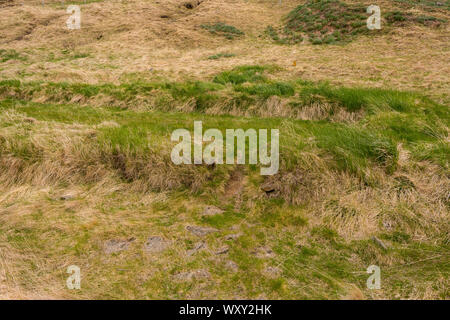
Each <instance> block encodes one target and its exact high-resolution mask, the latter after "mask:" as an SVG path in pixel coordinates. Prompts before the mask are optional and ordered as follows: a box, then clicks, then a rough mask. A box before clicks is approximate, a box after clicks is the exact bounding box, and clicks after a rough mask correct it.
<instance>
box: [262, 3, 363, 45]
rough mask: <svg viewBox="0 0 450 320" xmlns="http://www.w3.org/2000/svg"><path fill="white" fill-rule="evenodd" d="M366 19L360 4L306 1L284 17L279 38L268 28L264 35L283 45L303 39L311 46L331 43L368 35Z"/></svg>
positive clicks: (274, 31)
mask: <svg viewBox="0 0 450 320" xmlns="http://www.w3.org/2000/svg"><path fill="white" fill-rule="evenodd" d="M366 19H367V15H366V14H365V8H364V7H363V6H360V5H349V4H346V3H344V2H341V1H339V0H320V1H317V0H308V1H307V2H306V3H305V4H302V5H300V6H298V7H297V8H295V9H294V10H292V11H291V12H290V13H289V14H288V15H287V17H286V20H285V26H284V28H282V29H281V30H280V31H279V33H280V34H281V35H278V33H277V31H276V30H275V29H274V28H273V27H268V28H267V29H266V33H267V34H268V35H269V36H270V37H271V38H272V39H273V40H275V41H278V42H280V41H281V42H283V43H291V44H295V43H298V42H301V41H303V38H304V37H305V36H306V37H307V38H308V39H309V40H310V41H311V42H312V43H313V44H330V43H335V42H339V41H344V40H349V39H350V38H351V37H353V36H356V35H359V34H365V33H367V32H368V29H367V27H366Z"/></svg>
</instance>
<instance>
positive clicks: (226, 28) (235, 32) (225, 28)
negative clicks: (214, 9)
mask: <svg viewBox="0 0 450 320" xmlns="http://www.w3.org/2000/svg"><path fill="white" fill-rule="evenodd" d="M200 27H201V28H202V29H205V30H207V31H209V32H210V33H212V34H215V35H220V36H223V37H225V38H227V39H229V40H233V39H234V38H235V37H240V36H243V35H244V32H242V31H241V30H239V29H238V28H236V27H234V26H230V25H228V24H225V23H223V22H217V23H213V24H202V25H201V26H200Z"/></svg>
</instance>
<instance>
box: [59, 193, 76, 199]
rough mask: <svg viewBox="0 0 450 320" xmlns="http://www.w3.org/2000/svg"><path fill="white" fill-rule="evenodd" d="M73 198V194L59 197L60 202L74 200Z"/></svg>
mask: <svg viewBox="0 0 450 320" xmlns="http://www.w3.org/2000/svg"><path fill="white" fill-rule="evenodd" d="M73 198H75V196H74V195H71V194H65V195H63V196H61V197H59V200H64V201H65V200H72V199H73Z"/></svg>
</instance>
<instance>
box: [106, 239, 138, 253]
mask: <svg viewBox="0 0 450 320" xmlns="http://www.w3.org/2000/svg"><path fill="white" fill-rule="evenodd" d="M134 240H135V238H130V239H128V240H119V239H111V240H107V241H106V242H105V245H104V250H105V253H107V254H111V253H116V252H120V251H123V250H127V249H128V247H129V246H130V243H131V242H133V241H134Z"/></svg>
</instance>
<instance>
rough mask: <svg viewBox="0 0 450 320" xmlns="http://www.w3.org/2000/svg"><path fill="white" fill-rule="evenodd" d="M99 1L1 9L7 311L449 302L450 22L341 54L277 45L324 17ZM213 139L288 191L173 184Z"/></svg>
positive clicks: (416, 13)
mask: <svg viewBox="0 0 450 320" xmlns="http://www.w3.org/2000/svg"><path fill="white" fill-rule="evenodd" d="M49 2H51V1H49ZM88 2H89V3H88V4H86V5H84V4H82V12H83V27H82V29H81V30H78V31H71V32H69V31H67V30H65V29H64V27H63V26H64V23H65V19H66V15H65V11H64V6H61V4H60V1H55V2H54V3H52V4H51V5H48V6H38V5H33V4H31V5H25V6H19V5H17V4H16V3H15V2H13V3H12V4H11V3H6V4H3V3H2V2H0V7H1V8H0V10H2V11H4V12H7V13H9V15H7V17H11V18H7V19H5V20H2V21H0V26H1V27H2V28H0V41H1V42H0V49H1V50H0V190H1V192H0V262H1V263H0V297H1V298H28V299H33V298H76V299H90V298H97V299H109V298H112V299H181V298H188V299H190V298H192V299H206V298H210V299H212V298H213V299H261V298H263V299H265V298H267V299H386V298H388V299H449V297H450V292H449V288H450V283H449V276H450V265H449V252H450V238H449V234H450V219H449V207H450V202H449V191H448V190H450V180H449V177H450V172H449V154H450V152H449V148H450V147H449V138H448V136H449V122H450V112H449V96H448V87H449V86H448V85H449V84H450V81H449V76H448V74H450V72H447V71H450V70H448V69H449V65H448V63H446V61H448V58H450V57H449V51H448V45H447V44H448V40H449V39H448V24H447V23H445V22H443V21H446V20H447V19H448V18H449V15H448V8H447V3H446V2H445V1H444V2H443V3H444V4H445V5H443V6H435V5H433V4H432V3H431V2H427V1H418V2H417V1H416V2H410V1H382V2H381V3H380V4H379V5H380V7H381V9H382V13H383V12H386V13H388V12H391V13H390V14H387V15H386V16H384V15H383V22H384V23H391V24H390V25H388V28H387V30H384V29H382V32H380V33H378V34H371V33H370V32H369V31H368V30H367V32H366V31H364V32H361V33H358V34H357V36H351V37H349V38H348V39H345V40H346V41H337V42H334V41H330V44H324V43H322V45H316V44H313V43H310V42H309V41H305V42H302V43H300V42H298V41H297V42H296V41H290V40H292V38H286V39H288V40H289V41H284V42H281V41H274V39H272V38H271V37H270V34H269V37H268V33H267V27H268V26H273V27H272V28H273V30H274V31H277V32H281V31H282V30H283V29H281V27H282V26H283V24H286V23H288V25H289V21H295V18H296V17H297V16H296V15H295V14H294V13H299V14H300V13H301V12H303V11H302V10H303V9H304V8H305V7H304V6H310V5H311V3H313V2H310V1H288V0H283V2H282V3H283V5H282V6H279V5H278V1H264V0H258V1H256V0H254V1H253V0H248V1H237V0H236V1H223V0H222V1H215V0H204V1H199V2H197V1H195V3H194V2H193V4H192V7H190V6H186V5H185V4H186V3H187V2H188V1H175V0H169V1H165V2H164V3H160V2H159V1H158V2H157V1H128V2H126V3H121V2H106V1H88ZM308 3H309V4H308ZM326 3H330V2H326ZM331 3H336V1H331ZM339 3H342V5H343V6H345V7H347V6H350V7H353V6H356V5H358V6H362V7H365V6H366V3H365V2H364V1H358V2H356V1H351V2H350V1H346V2H339ZM344 3H345V4H344ZM299 6H300V7H301V8H303V9H301V10H300V9H298V8H300V7H299ZM384 8H386V9H384ZM401 10H403V11H401ZM405 10H406V11H405ZM319 11H320V10H319ZM397 11H401V12H406V13H405V17H406V18H405V20H402V18H401V17H400V16H399V14H398V13H395V12H397ZM99 16H102V19H98V17H99ZM423 16H428V17H429V16H433V17H436V19H441V20H442V21H441V20H439V21H441V22H440V24H439V25H437V24H434V22H433V21H434V20H432V19H431V20H430V18H428V19H425V18H423V19H422V20H421V19H419V20H420V21H426V22H425V23H420V22H418V21H419V20H417V19H416V17H423ZM18 17H21V18H22V19H23V23H17V22H16V21H17V18H18ZM96 17H97V18H96ZM119 17H120V18H119ZM125 17H128V18H130V17H131V19H125ZM244 17H245V19H244ZM399 17H400V18H399ZM14 19H16V20H14ZM99 20H101V21H99ZM302 21H303V20H302ZM436 21H437V20H436ZM291 26H292V24H291ZM269 31H270V30H269ZM73 32H77V36H76V37H75V36H74V33H73ZM283 32H284V31H283ZM312 32H314V31H312ZM330 32H331V31H330ZM332 32H334V31H332ZM332 32H331V33H332ZM331 33H330V34H331ZM272 35H273V34H272ZM325 36H326V35H325ZM281 38H282V37H280V38H279V39H281ZM295 42H296V44H294V43H295ZM194 121H202V122H203V128H204V130H206V129H208V128H218V129H219V130H221V132H222V133H225V130H226V129H230V128H233V129H237V128H242V129H244V130H245V129H249V128H254V129H279V130H280V170H279V172H278V173H277V174H276V175H273V176H261V175H260V170H259V169H260V168H259V165H181V166H177V165H175V164H173V163H172V161H171V159H170V153H171V150H172V147H173V146H174V145H175V144H176V143H175V142H172V141H171V140H170V136H171V134H172V132H173V131H174V130H175V129H178V128H187V129H189V130H190V131H192V130H193V125H194ZM70 265H77V266H79V267H80V268H81V277H82V280H81V290H68V289H67V287H66V279H67V277H68V276H69V275H68V274H67V273H66V270H67V267H68V266H70ZM370 265H378V266H380V268H381V281H382V284H381V289H379V290H370V289H367V287H366V280H367V278H368V276H369V275H368V274H367V273H366V269H367V267H368V266H370Z"/></svg>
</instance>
